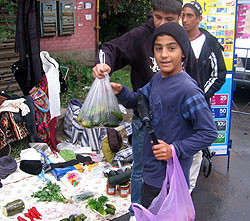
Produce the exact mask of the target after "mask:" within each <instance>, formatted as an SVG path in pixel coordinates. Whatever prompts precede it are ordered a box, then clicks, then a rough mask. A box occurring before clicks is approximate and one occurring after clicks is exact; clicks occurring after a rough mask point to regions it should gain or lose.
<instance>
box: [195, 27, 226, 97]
mask: <svg viewBox="0 0 250 221" xmlns="http://www.w3.org/2000/svg"><path fill="white" fill-rule="evenodd" d="M200 31H201V32H202V33H204V34H205V36H206V40H205V42H204V44H203V47H202V49H201V54H200V57H199V61H198V68H199V69H198V70H199V75H200V81H201V85H203V88H204V92H205V97H206V100H207V101H209V99H210V98H211V97H212V96H213V95H214V94H215V92H217V91H218V90H220V88H221V87H222V85H223V84H224V82H225V77H226V73H227V70H226V65H225V61H224V57H223V54H222V51H223V47H222V45H220V44H219V42H218V40H217V39H216V37H214V36H213V35H211V34H210V33H209V32H208V31H206V30H205V29H202V28H200Z"/></svg>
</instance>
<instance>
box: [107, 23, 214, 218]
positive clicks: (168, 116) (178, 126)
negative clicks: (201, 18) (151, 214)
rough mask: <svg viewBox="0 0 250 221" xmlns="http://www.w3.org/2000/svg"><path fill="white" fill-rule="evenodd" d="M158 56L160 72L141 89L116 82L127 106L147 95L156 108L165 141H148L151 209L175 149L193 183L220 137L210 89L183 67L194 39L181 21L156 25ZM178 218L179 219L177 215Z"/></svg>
mask: <svg viewBox="0 0 250 221" xmlns="http://www.w3.org/2000/svg"><path fill="white" fill-rule="evenodd" d="M151 45H153V52H154V57H155V59H156V62H157V64H158V66H159V67H160V71H159V72H157V73H156V74H155V75H154V76H153V77H152V79H151V81H150V82H149V83H148V84H146V85H145V86H144V87H143V88H140V89H138V90H137V92H130V91H129V89H128V88H127V87H126V86H124V85H122V84H119V83H111V86H112V88H113V91H114V93H115V94H116V96H117V98H118V100H119V101H120V102H121V103H122V104H123V105H124V106H125V107H126V108H136V107H137V96H138V94H142V95H144V96H145V97H146V98H147V99H148V102H149V106H150V107H151V111H152V125H153V128H154V131H155V134H156V137H157V138H158V142H159V144H156V145H154V144H153V142H152V141H151V137H150V135H149V134H147V133H146V134H145V137H144V144H143V162H144V168H143V181H144V182H143V186H142V195H141V204H142V205H143V206H144V207H145V208H148V207H149V206H150V204H151V202H152V201H153V199H154V198H155V197H156V196H157V195H158V194H159V193H160V190H161V188H162V184H163V181H164V179H165V175H166V167H167V166H166V163H163V162H164V161H167V160H169V159H170V158H172V157H173V156H172V149H173V148H175V151H176V154H177V156H178V158H179V161H180V164H181V167H182V169H183V173H184V175H185V178H186V181H187V184H188V185H189V171H190V166H191V164H192V161H193V155H194V154H195V153H196V152H197V151H199V150H201V149H204V148H206V147H207V146H209V145H211V144H212V142H214V141H215V140H216V138H217V132H216V126H215V123H214V121H213V117H212V113H211V110H210V109H209V106H208V104H207V102H206V100H205V97H204V92H203V91H202V89H201V88H199V87H198V85H197V82H195V81H194V80H193V79H192V78H191V77H190V76H189V75H188V74H187V73H186V72H185V71H184V68H183V66H182V64H183V61H185V59H187V55H188V50H189V46H190V44H189V39H188V35H187V33H186V31H185V30H184V29H183V27H181V26H180V25H179V24H177V23H174V22H169V23H166V24H163V25H161V26H159V27H158V28H156V29H155V31H154V32H153V37H152V44H151ZM176 218H177V220H178V217H176Z"/></svg>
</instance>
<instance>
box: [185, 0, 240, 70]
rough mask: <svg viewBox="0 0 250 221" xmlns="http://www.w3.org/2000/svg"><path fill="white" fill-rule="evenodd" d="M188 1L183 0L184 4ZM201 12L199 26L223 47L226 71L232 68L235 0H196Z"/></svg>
mask: <svg viewBox="0 0 250 221" xmlns="http://www.w3.org/2000/svg"><path fill="white" fill-rule="evenodd" d="M187 2H189V1H184V4H185V3H187ZM197 2H199V3H200V5H201V7H202V9H203V13H202V21H201V23H200V27H201V28H204V29H206V30H207V31H209V32H210V33H211V34H212V35H214V36H215V37H217V38H218V39H219V42H220V44H221V45H222V46H223V47H224V57H225V63H226V67H227V71H232V70H233V54H234V37H235V16H236V0H217V1H216V0H198V1H197Z"/></svg>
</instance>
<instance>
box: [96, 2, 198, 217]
mask: <svg viewBox="0 0 250 221" xmlns="http://www.w3.org/2000/svg"><path fill="white" fill-rule="evenodd" d="M152 9H153V11H152V14H150V15H149V16H148V19H147V21H146V23H145V25H143V26H140V27H137V28H134V29H132V30H131V31H129V32H127V33H125V34H124V35H123V36H121V37H119V38H116V39H113V40H111V41H109V42H105V43H103V45H102V46H101V49H102V51H103V52H104V53H105V64H100V61H99V57H98V55H97V57H96V61H95V66H94V67H93V76H94V77H95V78H96V77H97V78H103V77H104V73H109V74H111V73H112V72H114V71H116V70H119V69H121V68H123V67H125V66H127V65H130V66H131V77H130V79H131V83H132V87H133V91H137V89H138V88H141V87H143V86H144V85H145V84H147V83H148V82H149V81H150V79H151V78H152V77H153V75H154V74H155V73H156V72H157V71H159V67H158V65H157V63H156V61H155V58H154V55H153V52H152V47H151V39H152V33H153V31H154V30H155V28H157V27H159V26H161V25H162V24H164V23H167V22H176V23H177V22H179V19H180V15H181V12H182V3H181V2H180V1H177V0H152ZM190 49H191V47H190ZM184 68H185V70H186V71H187V72H188V73H189V74H190V76H191V77H193V78H194V79H195V80H196V81H197V82H199V76H198V70H197V61H196V59H195V56H194V53H193V51H192V50H189V51H188V55H187V59H186V60H185V64H184ZM144 137H145V127H144V126H143V125H142V122H141V120H140V119H139V117H138V113H137V111H136V110H135V111H134V115H133V122H132V149H133V167H132V176H131V201H132V202H133V203H140V201H141V188H142V183H143V180H142V170H143V161H142V145H143V142H144ZM130 214H131V215H132V217H131V219H133V217H134V213H133V211H132V209H131V207H130Z"/></svg>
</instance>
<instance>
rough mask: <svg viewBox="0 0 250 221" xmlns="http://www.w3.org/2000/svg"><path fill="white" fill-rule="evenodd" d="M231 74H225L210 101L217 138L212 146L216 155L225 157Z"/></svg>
mask: <svg viewBox="0 0 250 221" xmlns="http://www.w3.org/2000/svg"><path fill="white" fill-rule="evenodd" d="M231 88H232V74H227V77H226V82H225V83H224V85H223V86H222V88H221V89H220V90H219V91H218V92H217V93H215V95H214V96H213V97H211V99H210V104H211V111H212V114H213V118H214V122H215V125H216V127H217V132H218V137H217V139H216V141H215V142H214V143H213V144H212V146H211V149H212V151H215V152H216V155H227V154H228V148H229V140H230V133H229V132H230V122H231V99H232V93H231Z"/></svg>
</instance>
